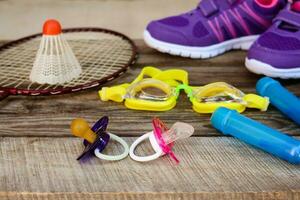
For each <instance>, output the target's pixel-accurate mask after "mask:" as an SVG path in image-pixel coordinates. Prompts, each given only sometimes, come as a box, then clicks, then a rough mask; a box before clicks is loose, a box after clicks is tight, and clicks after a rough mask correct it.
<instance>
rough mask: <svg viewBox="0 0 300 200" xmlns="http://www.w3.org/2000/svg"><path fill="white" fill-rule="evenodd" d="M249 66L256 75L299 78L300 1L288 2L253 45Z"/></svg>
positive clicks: (248, 59)
mask: <svg viewBox="0 0 300 200" xmlns="http://www.w3.org/2000/svg"><path fill="white" fill-rule="evenodd" d="M246 67H247V68H248V69H249V70H250V71H252V72H254V73H257V74H264V75H267V76H271V77H279V78H300V2H295V3H293V4H292V5H291V4H288V5H287V6H286V8H285V9H283V10H282V11H281V12H280V13H279V14H278V15H277V17H276V18H275V19H274V20H273V25H272V26H271V27H270V28H269V29H268V30H267V31H266V32H265V33H264V34H262V35H261V36H260V37H259V39H258V40H257V41H256V42H255V43H254V44H253V46H252V47H251V48H250V50H249V52H248V56H247V58H246Z"/></svg>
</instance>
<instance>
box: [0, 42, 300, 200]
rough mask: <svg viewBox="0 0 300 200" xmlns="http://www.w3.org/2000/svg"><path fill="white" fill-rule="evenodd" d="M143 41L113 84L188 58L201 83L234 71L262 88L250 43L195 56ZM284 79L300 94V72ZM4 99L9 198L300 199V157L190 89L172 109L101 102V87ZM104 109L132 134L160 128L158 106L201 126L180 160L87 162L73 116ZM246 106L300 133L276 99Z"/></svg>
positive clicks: (232, 78) (0, 141)
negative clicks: (253, 137)
mask: <svg viewBox="0 0 300 200" xmlns="http://www.w3.org/2000/svg"><path fill="white" fill-rule="evenodd" d="M136 42H137V44H138V48H139V53H140V58H139V60H138V62H137V63H136V64H135V65H134V66H132V67H131V69H130V70H129V71H128V72H127V73H126V74H124V75H123V76H122V77H120V78H118V79H117V80H115V81H114V82H112V83H109V84H108V85H114V84H117V83H124V82H128V81H130V80H133V79H134V77H135V76H136V75H137V74H138V73H139V72H140V70H141V69H142V67H143V66H145V65H154V66H157V67H160V68H161V69H168V68H174V67H177V68H182V69H185V70H188V71H189V72H190V81H191V84H192V85H203V84H207V83H210V82H214V81H226V82H228V83H231V84H233V85H235V86H237V87H238V88H240V89H241V90H243V91H244V92H247V93H248V92H255V89H254V88H255V83H256V81H257V80H258V79H259V78H260V76H257V75H254V74H251V73H250V72H248V71H247V70H246V69H245V67H244V64H243V62H244V61H243V60H244V57H245V55H246V54H245V52H241V51H233V52H230V53H227V54H225V55H222V56H219V57H216V58H213V59H209V60H191V59H185V58H179V57H173V56H169V55H165V54H161V53H158V52H156V51H155V50H153V49H150V48H148V47H146V46H145V44H144V43H143V41H141V40H138V41H136ZM283 84H284V85H286V86H288V88H289V89H291V90H292V91H293V92H295V93H296V94H297V95H300V91H299V87H300V81H297V80H294V81H283ZM0 105H1V109H0V199H22V200H23V199H53V200H57V199H70V200H71V199H72V200H73V199H78V200H82V199H97V200H99V199H128V200H134V199H147V200H148V199H149V200H150V199H151V200H153V199H167V200H173V199H174V200H175V199H176V200H177V199H180V200H198V199H204V200H219V199H225V200H227V199H228V200H229V199H234V200H235V199H236V200H238V199H243V200H252V199H260V200H270V199H278V200H287V199H295V200H298V199H300V168H299V166H295V165H291V164H288V163H287V162H285V161H282V160H280V159H278V158H275V157H273V156H271V155H269V154H267V153H264V152H262V151H260V150H257V149H255V148H252V147H250V146H248V145H246V144H244V143H243V142H240V141H238V140H236V139H234V138H231V137H224V136H222V135H220V134H219V133H218V132H217V131H216V130H215V129H214V128H212V126H211V125H210V122H209V118H210V116H209V115H204V114H202V115H201V114H198V113H195V112H194V111H193V110H192V108H191V104H190V102H189V101H188V99H187V98H186V97H185V95H182V96H181V97H180V99H179V101H178V104H177V106H176V107H175V108H174V109H173V110H171V111H168V112H162V113H159V112H144V111H134V110H128V109H126V108H125V107H124V106H123V105H122V104H119V103H114V102H101V101H100V100H99V97H98V95H97V89H90V90H87V91H82V92H78V93H74V94H68V95H60V96H50V97H40V96H39V97H26V96H10V97H8V98H7V99H5V100H3V101H1V102H0ZM103 115H108V116H109V117H110V124H109V130H110V131H111V132H113V133H116V134H118V135H120V136H123V137H124V139H125V140H126V141H127V142H128V144H131V143H132V142H133V141H134V140H135V139H136V138H137V136H140V135H141V134H143V133H145V132H147V131H149V130H151V119H152V117H153V116H158V117H160V118H161V119H162V120H164V121H165V122H166V123H167V124H168V125H169V126H170V125H171V124H172V123H174V122H176V121H183V122H187V123H190V124H191V125H193V126H194V127H195V133H194V136H193V137H192V138H189V139H186V140H184V141H179V142H177V143H176V146H175V148H174V150H175V152H176V154H177V155H178V157H179V158H180V160H181V163H180V165H177V166H176V165H174V163H172V161H171V160H169V159H168V157H163V158H160V159H158V160H155V161H152V162H149V163H138V162H135V161H133V160H131V159H130V158H129V157H128V158H126V159H125V160H122V161H119V162H108V161H101V160H99V159H96V158H94V159H91V160H89V161H88V162H85V163H79V162H77V161H76V157H77V156H78V155H79V154H80V152H81V151H82V149H83V146H82V141H81V140H80V139H78V138H74V137H72V136H71V134H70V129H69V127H70V123H71V121H72V120H73V119H74V118H77V117H82V118H85V119H87V120H88V121H89V122H90V123H93V122H95V121H96V120H97V119H98V118H99V117H101V116H103ZM245 115H247V116H249V117H251V118H253V119H255V120H258V121H260V122H263V123H266V124H268V125H270V126H272V127H274V128H276V129H278V130H280V131H283V132H285V133H287V134H290V135H294V136H299V133H300V128H299V126H297V125H295V124H294V123H293V122H292V121H290V120H289V119H287V118H286V117H284V116H283V115H282V114H281V113H279V112H278V111H277V110H276V109H275V108H273V107H270V109H269V110H268V112H259V111H257V110H252V109H248V110H247V112H245ZM112 144H114V143H112ZM118 147H119V146H115V145H110V146H109V147H108V148H107V149H106V150H105V153H111V154H117V153H118V152H120V151H121V150H120V148H118ZM137 150H138V154H141V155H147V154H150V153H153V150H151V147H150V146H149V144H147V143H146V144H144V145H141V146H140V147H139V148H138V149H137Z"/></svg>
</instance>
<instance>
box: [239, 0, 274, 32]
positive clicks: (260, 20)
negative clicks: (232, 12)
mask: <svg viewBox="0 0 300 200" xmlns="http://www.w3.org/2000/svg"><path fill="white" fill-rule="evenodd" d="M240 7H241V9H243V10H244V11H245V13H247V14H248V15H249V16H251V17H252V18H253V19H255V20H256V21H257V22H258V23H260V24H261V25H263V26H264V27H269V26H270V25H271V22H269V21H267V20H265V19H263V18H261V17H260V16H258V15H257V14H256V13H255V12H254V11H253V10H252V9H251V8H250V7H249V6H248V4H247V3H246V2H244V3H243V4H242V5H241V6H240Z"/></svg>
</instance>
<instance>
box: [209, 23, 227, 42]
mask: <svg viewBox="0 0 300 200" xmlns="http://www.w3.org/2000/svg"><path fill="white" fill-rule="evenodd" d="M215 21H216V18H215ZM208 25H209V26H210V28H211V29H212V30H213V32H214V34H215V35H216V37H217V38H218V40H219V41H220V42H222V41H224V38H223V34H222V32H221V30H220V25H219V23H218V22H217V21H216V26H217V28H215V26H214V24H213V23H212V21H208Z"/></svg>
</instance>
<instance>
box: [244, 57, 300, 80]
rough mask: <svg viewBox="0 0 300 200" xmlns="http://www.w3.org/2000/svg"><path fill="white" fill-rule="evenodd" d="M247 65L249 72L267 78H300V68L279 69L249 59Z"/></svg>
mask: <svg viewBox="0 0 300 200" xmlns="http://www.w3.org/2000/svg"><path fill="white" fill-rule="evenodd" d="M245 65H246V68H247V69H248V70H249V71H251V72H253V73H255V74H263V75H266V76H270V77H274V78H282V79H289V78H295V79H296V78H300V68H295V69H278V68H275V67H273V66H271V65H269V64H266V63H263V62H261V61H258V60H255V59H248V58H246V62H245Z"/></svg>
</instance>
